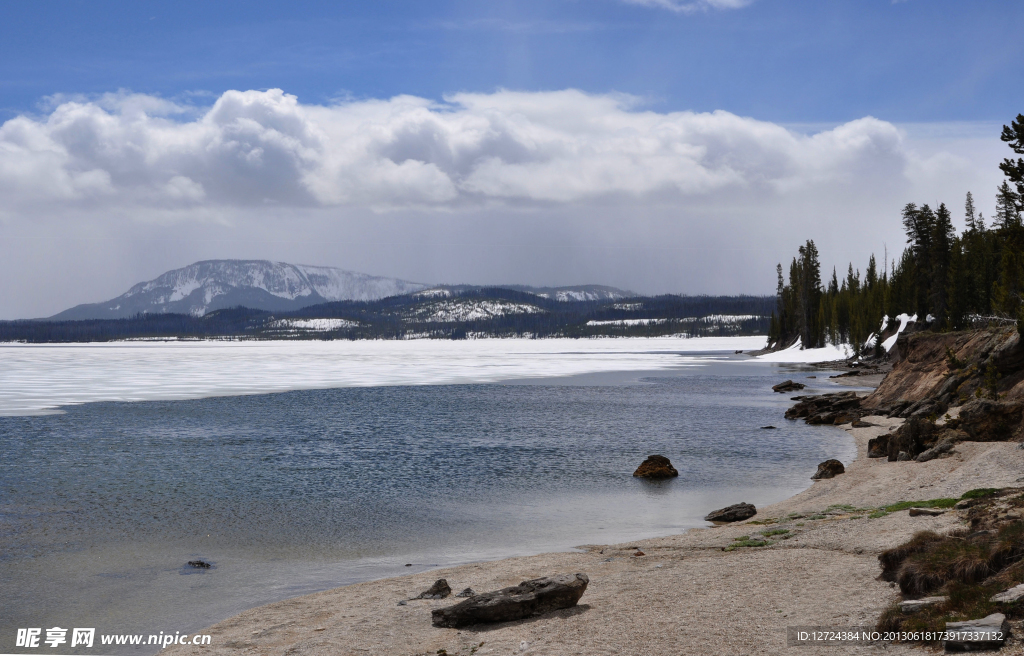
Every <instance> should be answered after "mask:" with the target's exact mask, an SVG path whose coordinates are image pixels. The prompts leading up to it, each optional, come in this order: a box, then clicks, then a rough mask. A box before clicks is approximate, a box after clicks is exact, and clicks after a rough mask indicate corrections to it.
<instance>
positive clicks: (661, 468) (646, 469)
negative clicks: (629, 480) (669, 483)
mask: <svg viewBox="0 0 1024 656" xmlns="http://www.w3.org/2000/svg"><path fill="white" fill-rule="evenodd" d="M633 476H636V477H637V478H650V479H659V478H672V477H673V476H679V472H678V471H676V468H675V467H673V466H672V463H671V462H670V461H669V459H668V458H666V457H665V456H657V455H655V456H647V460H644V461H643V462H642V463H640V466H639V467H637V468H636V471H635V472H633Z"/></svg>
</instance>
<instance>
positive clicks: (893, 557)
mask: <svg viewBox="0 0 1024 656" xmlns="http://www.w3.org/2000/svg"><path fill="white" fill-rule="evenodd" d="M939 540H942V536H941V535H939V534H938V533H935V532H934V531H920V532H918V533H915V534H914V537H912V538H910V540H909V541H908V542H905V543H903V544H901V545H899V546H898V547H893V548H892V549H888V550H886V551H883V552H882V553H880V554H879V555H878V562H879V563H880V564H881V565H882V580H883V581H895V580H896V576H897V574H898V572H899V569H900V565H902V564H903V561H905V560H906V559H907V558H908V557H910V556H912V555H914V554H917V553H920V552H922V551H924V550H925V549H926V548H928V545H930V544H931V543H933V542H937V541H939Z"/></svg>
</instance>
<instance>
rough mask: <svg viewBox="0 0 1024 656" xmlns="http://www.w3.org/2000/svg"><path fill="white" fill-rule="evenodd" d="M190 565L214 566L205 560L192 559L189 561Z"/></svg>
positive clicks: (196, 566) (197, 566) (200, 566)
mask: <svg viewBox="0 0 1024 656" xmlns="http://www.w3.org/2000/svg"><path fill="white" fill-rule="evenodd" d="M188 564H189V567H195V568H197V569H210V568H211V567H213V565H211V564H210V563H208V562H206V561H205V560H190V561H188Z"/></svg>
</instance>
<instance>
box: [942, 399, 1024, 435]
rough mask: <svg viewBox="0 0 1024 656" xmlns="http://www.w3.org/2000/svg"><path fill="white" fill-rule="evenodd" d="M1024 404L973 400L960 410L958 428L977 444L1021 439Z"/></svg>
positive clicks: (1019, 402)
mask: <svg viewBox="0 0 1024 656" xmlns="http://www.w3.org/2000/svg"><path fill="white" fill-rule="evenodd" d="M1022 419H1024V402H1021V401H991V400H989V399H972V400H971V401H968V402H967V403H965V404H964V405H963V407H962V408H961V409H960V417H959V419H958V421H957V422H956V423H957V427H958V428H960V430H962V431H964V432H965V433H967V435H969V436H970V439H971V440H972V441H975V442H1003V441H1006V440H1010V439H1014V438H1017V437H1020V435H1021V421H1022Z"/></svg>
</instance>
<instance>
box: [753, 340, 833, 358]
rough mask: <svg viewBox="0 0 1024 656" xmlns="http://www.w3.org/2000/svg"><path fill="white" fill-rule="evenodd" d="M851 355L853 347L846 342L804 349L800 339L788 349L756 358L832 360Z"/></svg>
mask: <svg viewBox="0 0 1024 656" xmlns="http://www.w3.org/2000/svg"><path fill="white" fill-rule="evenodd" d="M851 355H853V349H852V348H850V347H849V346H848V345H846V344H843V345H842V346H836V345H835V344H829V345H827V346H825V347H823V348H813V349H802V348H801V344H800V340H799V339H798V340H796V344H793V345H792V346H790V347H789V348H787V349H783V350H781V351H775V352H774V353H765V354H764V355H759V356H757V358H756V359H757V360H759V361H761V362H793V363H798V362H829V361H832V360H845V359H846V358H848V357H850V356H851Z"/></svg>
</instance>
